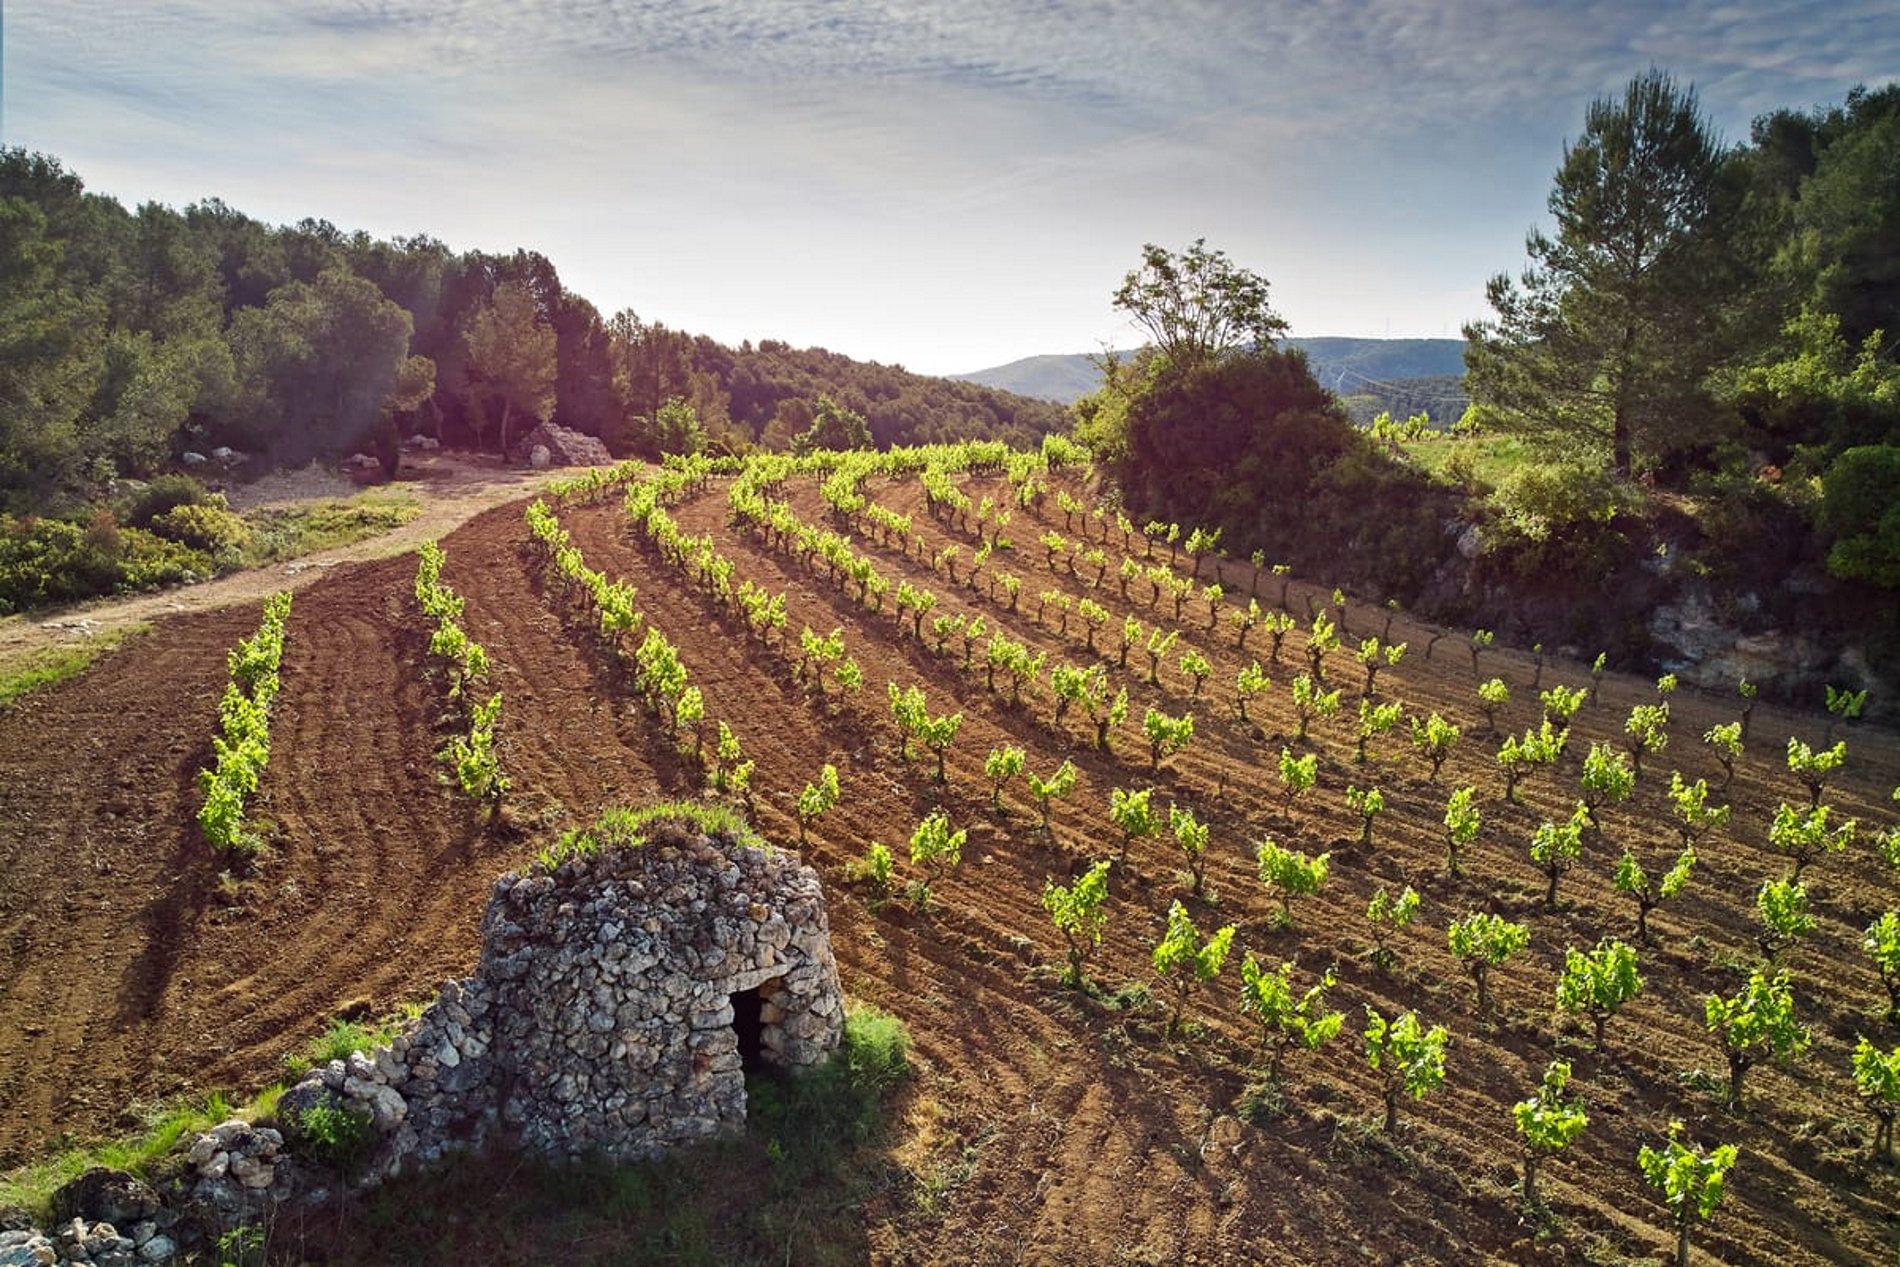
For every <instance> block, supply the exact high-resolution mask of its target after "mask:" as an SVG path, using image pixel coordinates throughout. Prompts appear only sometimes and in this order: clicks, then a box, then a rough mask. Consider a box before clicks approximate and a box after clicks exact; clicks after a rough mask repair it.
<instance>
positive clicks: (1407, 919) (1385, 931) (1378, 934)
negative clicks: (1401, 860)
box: [1366, 884, 1419, 968]
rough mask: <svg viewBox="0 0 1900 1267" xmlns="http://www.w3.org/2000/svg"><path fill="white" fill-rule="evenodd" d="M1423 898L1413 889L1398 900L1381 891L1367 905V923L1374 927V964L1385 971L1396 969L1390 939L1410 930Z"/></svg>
mask: <svg viewBox="0 0 1900 1267" xmlns="http://www.w3.org/2000/svg"><path fill="white" fill-rule="evenodd" d="M1418 905H1419V897H1418V893H1417V891H1416V890H1414V889H1413V888H1412V886H1411V885H1409V884H1408V885H1406V886H1405V888H1404V890H1403V891H1402V892H1400V894H1399V895H1398V896H1397V897H1396V898H1395V897H1391V896H1390V895H1388V894H1387V893H1386V891H1385V890H1384V889H1383V888H1381V889H1379V890H1378V891H1376V892H1375V893H1373V895H1372V900H1371V901H1369V902H1367V903H1366V920H1367V921H1368V922H1369V923H1370V924H1371V925H1372V962H1373V963H1375V964H1377V965H1378V966H1379V967H1381V968H1390V967H1391V966H1392V951H1391V948H1390V947H1388V946H1387V945H1386V938H1387V937H1388V936H1390V935H1392V934H1394V933H1400V932H1403V931H1405V929H1407V928H1409V927H1410V926H1411V923H1412V918H1413V917H1414V916H1415V915H1417V914H1418Z"/></svg>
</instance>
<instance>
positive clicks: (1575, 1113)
mask: <svg viewBox="0 0 1900 1267" xmlns="http://www.w3.org/2000/svg"><path fill="white" fill-rule="evenodd" d="M1569 1085H1570V1063H1569V1062H1568V1061H1564V1060H1553V1061H1551V1062H1550V1065H1549V1067H1548V1068H1546V1069H1545V1070H1544V1080H1543V1082H1542V1084H1540V1085H1539V1086H1538V1088H1537V1093H1536V1094H1535V1095H1533V1096H1531V1097H1530V1098H1529V1099H1528V1100H1519V1101H1518V1102H1517V1103H1516V1104H1513V1105H1512V1106H1511V1117H1512V1120H1514V1121H1515V1122H1516V1123H1517V1132H1518V1134H1520V1135H1522V1136H1523V1137H1524V1188H1523V1195H1524V1204H1525V1205H1526V1206H1528V1207H1530V1208H1532V1209H1535V1208H1536V1207H1537V1205H1538V1199H1537V1168H1538V1165H1539V1164H1540V1163H1541V1162H1542V1161H1543V1159H1544V1158H1545V1157H1548V1156H1552V1155H1555V1154H1557V1153H1560V1152H1562V1151H1563V1150H1564V1149H1566V1148H1568V1147H1570V1145H1571V1144H1572V1143H1574V1142H1575V1141H1576V1138H1577V1136H1579V1135H1581V1134H1583V1128H1584V1127H1586V1126H1588V1125H1589V1124H1590V1115H1589V1114H1588V1113H1586V1112H1584V1109H1583V1102H1582V1101H1581V1100H1575V1099H1566V1098H1565V1097H1564V1090H1565V1088H1567V1087H1568V1086H1569Z"/></svg>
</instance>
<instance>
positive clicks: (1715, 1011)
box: [1703, 969, 1809, 1108]
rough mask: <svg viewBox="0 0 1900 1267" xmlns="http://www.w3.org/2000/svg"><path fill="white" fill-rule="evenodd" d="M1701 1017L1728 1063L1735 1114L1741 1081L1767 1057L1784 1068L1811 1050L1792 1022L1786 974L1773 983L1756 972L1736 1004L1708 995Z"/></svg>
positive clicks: (1791, 995) (1774, 978) (1802, 1031)
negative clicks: (1784, 1064)
mask: <svg viewBox="0 0 1900 1267" xmlns="http://www.w3.org/2000/svg"><path fill="white" fill-rule="evenodd" d="M1703 1016H1704V1020H1705V1022H1706V1023H1707V1025H1708V1029H1709V1033H1711V1034H1713V1035H1714V1036H1715V1038H1716V1041H1717V1042H1719V1043H1721V1044H1722V1054H1723V1055H1724V1056H1726V1057H1727V1058H1728V1102H1729V1106H1730V1107H1731V1108H1740V1107H1741V1104H1742V1077H1743V1075H1745V1074H1746V1073H1747V1072H1748V1071H1749V1070H1750V1069H1751V1068H1753V1067H1754V1065H1755V1063H1756V1062H1757V1061H1759V1060H1760V1059H1761V1058H1762V1057H1763V1056H1767V1057H1770V1058H1771V1059H1773V1060H1776V1061H1781V1062H1786V1061H1789V1060H1792V1059H1794V1058H1795V1057H1796V1056H1799V1055H1800V1054H1801V1053H1802V1052H1804V1051H1806V1050H1807V1049H1808V1042H1809V1035H1808V1031H1807V1030H1806V1029H1804V1028H1803V1027H1802V1026H1801V1025H1800V1024H1799V1023H1798V1022H1797V1021H1796V1020H1795V1019H1794V990H1793V987H1791V986H1790V985H1789V984H1788V974H1787V973H1786V972H1777V973H1775V974H1774V975H1773V976H1772V977H1771V976H1768V975H1766V974H1765V973H1763V972H1762V971H1761V970H1760V969H1757V970H1756V971H1755V972H1753V973H1751V974H1750V975H1749V978H1748V984H1747V985H1745V986H1743V987H1742V990H1741V993H1739V994H1737V995H1736V996H1735V997H1734V998H1732V999H1725V998H1722V997H1721V996H1720V995H1716V994H1711V995H1709V996H1708V997H1707V998H1706V999H1705V1000H1704V1001H1703Z"/></svg>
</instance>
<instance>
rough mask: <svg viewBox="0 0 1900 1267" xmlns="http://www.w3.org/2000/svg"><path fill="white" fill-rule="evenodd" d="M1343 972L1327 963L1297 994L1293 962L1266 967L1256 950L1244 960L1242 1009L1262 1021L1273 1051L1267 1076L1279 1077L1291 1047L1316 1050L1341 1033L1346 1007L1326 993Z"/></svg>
mask: <svg viewBox="0 0 1900 1267" xmlns="http://www.w3.org/2000/svg"><path fill="white" fill-rule="evenodd" d="M1337 982H1338V978H1337V977H1336V976H1335V975H1334V974H1333V972H1332V970H1331V969H1328V970H1327V971H1326V973H1325V975H1323V976H1322V977H1320V979H1319V981H1318V982H1317V983H1316V984H1314V985H1312V986H1311V987H1309V988H1308V989H1307V990H1306V992H1305V993H1304V994H1302V995H1300V996H1299V997H1298V998H1297V999H1296V998H1295V997H1294V994H1293V965H1292V964H1290V963H1283V964H1281V965H1280V967H1279V970H1278V971H1272V970H1269V969H1266V968H1262V967H1261V966H1260V965H1259V964H1258V963H1256V962H1255V961H1254V957H1253V955H1252V953H1251V952H1249V953H1248V955H1247V957H1246V958H1245V959H1243V960H1242V961H1241V965H1240V1011H1241V1015H1243V1016H1246V1017H1248V1018H1250V1019H1251V1020H1252V1021H1253V1022H1254V1023H1255V1024H1257V1025H1259V1026H1260V1043H1261V1046H1263V1047H1266V1048H1268V1049H1269V1051H1270V1052H1271V1055H1270V1056H1269V1057H1268V1060H1267V1070H1266V1076H1267V1081H1268V1082H1271V1083H1278V1082H1279V1081H1280V1067H1281V1064H1282V1063H1283V1061H1284V1060H1285V1058H1286V1054H1287V1052H1289V1051H1291V1050H1293V1049H1295V1048H1298V1049H1300V1050H1303V1051H1317V1050H1318V1049H1319V1048H1321V1047H1324V1046H1325V1045H1326V1044H1327V1043H1330V1042H1332V1041H1333V1039H1335V1038H1337V1037H1338V1036H1339V1031H1340V1027H1341V1026H1343V1025H1344V1024H1345V1021H1346V1014H1345V1013H1344V1012H1331V1011H1328V1010H1327V1009H1326V993H1327V991H1329V990H1331V989H1332V988H1333V986H1334V985H1335V984H1337Z"/></svg>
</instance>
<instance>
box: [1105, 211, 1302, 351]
mask: <svg viewBox="0 0 1900 1267" xmlns="http://www.w3.org/2000/svg"><path fill="white" fill-rule="evenodd" d="M1114 304H1115V306H1116V307H1117V308H1120V309H1121V310H1122V311H1123V312H1126V313H1127V314H1128V315H1129V317H1130V318H1131V319H1132V320H1133V321H1134V322H1135V324H1136V325H1138V326H1140V327H1141V328H1142V329H1143V330H1146V331H1147V332H1148V337H1149V338H1150V339H1151V340H1153V343H1154V347H1155V349H1156V350H1157V351H1159V352H1160V354H1161V355H1162V356H1163V357H1165V358H1166V359H1167V360H1168V361H1169V362H1170V363H1172V364H1174V365H1178V366H1183V367H1185V366H1187V365H1191V364H1199V363H1200V362H1203V361H1211V360H1218V359H1220V358H1221V357H1224V356H1227V355H1229V354H1230V353H1234V352H1248V351H1264V350H1265V349H1267V348H1269V347H1271V346H1272V344H1273V341H1274V340H1275V339H1277V338H1279V337H1280V336H1281V335H1283V334H1285V333H1286V330H1287V324H1286V322H1285V321H1284V320H1283V319H1282V318H1281V317H1280V316H1279V314H1278V313H1276V312H1274V311H1273V309H1272V308H1271V307H1269V306H1268V304H1267V281H1266V278H1264V277H1261V276H1260V275H1259V274H1257V273H1253V272H1249V271H1248V270H1247V269H1244V268H1241V267H1240V266H1239V265H1237V264H1235V263H1234V262H1233V261H1232V260H1229V259H1228V258H1227V254H1226V252H1224V251H1211V250H1209V249H1208V248H1207V239H1206V238H1196V239H1194V241H1193V242H1192V243H1191V244H1190V245H1189V246H1188V249H1187V250H1185V251H1181V252H1178V253H1177V252H1174V251H1170V250H1168V249H1166V248H1165V247H1159V246H1156V245H1155V244H1154V243H1152V242H1150V243H1147V244H1146V245H1144V246H1143V247H1142V248H1141V267H1139V268H1136V269H1133V270H1131V271H1130V272H1129V273H1128V275H1127V276H1126V277H1124V278H1123V279H1122V284H1121V285H1120V286H1119V287H1118V288H1117V289H1116V291H1115V295H1114Z"/></svg>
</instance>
